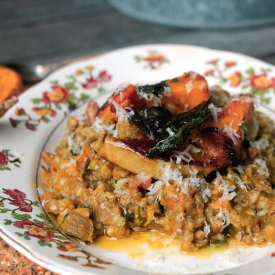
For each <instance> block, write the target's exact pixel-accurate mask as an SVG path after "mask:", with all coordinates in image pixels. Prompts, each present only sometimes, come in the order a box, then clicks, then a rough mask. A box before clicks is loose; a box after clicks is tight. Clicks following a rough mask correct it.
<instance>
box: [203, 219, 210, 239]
mask: <svg viewBox="0 0 275 275" xmlns="http://www.w3.org/2000/svg"><path fill="white" fill-rule="evenodd" d="M204 224H205V225H204V227H203V232H204V234H205V236H206V237H207V236H208V234H209V233H210V226H209V224H207V222H206V221H204Z"/></svg>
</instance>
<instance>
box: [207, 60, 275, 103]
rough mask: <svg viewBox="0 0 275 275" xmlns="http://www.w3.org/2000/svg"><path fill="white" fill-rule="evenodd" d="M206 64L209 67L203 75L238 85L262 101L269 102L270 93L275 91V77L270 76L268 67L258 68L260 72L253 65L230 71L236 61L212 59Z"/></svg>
mask: <svg viewBox="0 0 275 275" xmlns="http://www.w3.org/2000/svg"><path fill="white" fill-rule="evenodd" d="M206 64H207V65H209V66H211V68H210V69H207V70H206V71H205V73H204V75H205V76H207V77H213V78H215V79H216V80H217V81H218V82H219V84H220V85H224V84H225V83H228V84H230V86H231V87H238V89H241V90H244V92H245V93H251V94H253V95H254V97H255V98H257V99H258V100H260V101H261V102H262V103H265V104H270V103H271V100H272V98H273V97H272V96H270V93H272V92H275V77H270V75H269V73H270V72H272V70H271V69H270V68H259V70H260V73H256V69H255V68H253V67H250V68H247V69H246V70H243V71H235V72H232V71H231V70H232V67H236V66H237V65H238V64H237V62H236V61H232V60H230V61H225V62H223V63H222V62H221V61H220V60H219V59H213V60H210V61H207V62H206ZM239 92H241V91H239Z"/></svg>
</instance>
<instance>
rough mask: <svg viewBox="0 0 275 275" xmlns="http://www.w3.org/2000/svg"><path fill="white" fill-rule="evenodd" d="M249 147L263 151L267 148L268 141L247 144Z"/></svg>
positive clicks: (261, 140) (260, 140) (262, 140)
mask: <svg viewBox="0 0 275 275" xmlns="http://www.w3.org/2000/svg"><path fill="white" fill-rule="evenodd" d="M249 144H250V146H252V147H256V148H257V149H259V150H264V149H266V148H267V147H268V146H269V141H268V140H267V139H263V138H261V139H259V140H257V141H254V142H253V141H250V142H249Z"/></svg>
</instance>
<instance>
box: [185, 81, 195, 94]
mask: <svg viewBox="0 0 275 275" xmlns="http://www.w3.org/2000/svg"><path fill="white" fill-rule="evenodd" d="M185 87H186V92H187V94H189V93H190V92H191V90H192V88H193V80H192V79H191V80H190V81H189V82H187V83H186V84H185Z"/></svg>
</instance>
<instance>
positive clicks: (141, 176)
mask: <svg viewBox="0 0 275 275" xmlns="http://www.w3.org/2000/svg"><path fill="white" fill-rule="evenodd" d="M137 177H138V178H139V179H140V180H141V181H142V182H146V181H148V180H149V179H151V177H150V176H149V175H147V174H145V173H144V172H140V173H139V174H138V175H137Z"/></svg>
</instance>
